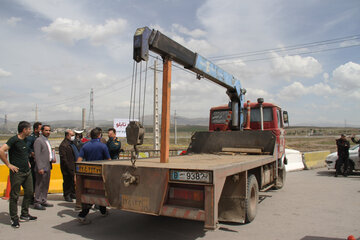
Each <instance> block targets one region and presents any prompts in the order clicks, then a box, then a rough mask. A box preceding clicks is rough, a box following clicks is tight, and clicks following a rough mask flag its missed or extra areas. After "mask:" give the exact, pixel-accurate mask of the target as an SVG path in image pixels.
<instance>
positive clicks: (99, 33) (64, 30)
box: [41, 18, 127, 45]
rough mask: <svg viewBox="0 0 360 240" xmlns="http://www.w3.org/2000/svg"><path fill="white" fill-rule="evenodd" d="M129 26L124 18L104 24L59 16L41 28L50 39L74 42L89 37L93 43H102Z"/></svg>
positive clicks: (67, 42) (68, 42) (107, 21)
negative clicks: (92, 23)
mask: <svg viewBox="0 0 360 240" xmlns="http://www.w3.org/2000/svg"><path fill="white" fill-rule="evenodd" d="M126 26H127V21H126V20H124V19H121V18H119V19H116V20H106V23H105V24H104V25H90V24H86V23H84V22H81V21H78V20H73V19H68V18H57V19H56V20H55V21H54V22H52V23H51V24H50V25H49V26H46V27H42V28H41V30H42V31H43V32H44V33H46V34H47V37H48V38H49V39H53V40H60V41H62V42H64V43H66V44H70V45H72V44H74V43H75V42H77V41H79V40H84V39H88V40H90V42H91V43H92V44H93V45H101V44H104V42H106V41H107V39H108V38H111V37H113V36H116V35H119V34H121V33H122V32H123V31H124V30H125V28H126Z"/></svg>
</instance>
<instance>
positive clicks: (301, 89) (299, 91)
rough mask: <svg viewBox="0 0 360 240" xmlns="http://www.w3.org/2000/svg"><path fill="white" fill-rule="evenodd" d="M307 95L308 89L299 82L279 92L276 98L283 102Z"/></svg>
mask: <svg viewBox="0 0 360 240" xmlns="http://www.w3.org/2000/svg"><path fill="white" fill-rule="evenodd" d="M307 93H308V89H307V88H306V87H305V86H304V85H303V84H302V83H301V82H294V83H292V84H291V85H289V86H286V87H284V88H283V89H282V90H280V92H279V94H278V96H279V98H280V99H284V100H294V99H297V98H299V97H302V96H303V95H305V94H307Z"/></svg>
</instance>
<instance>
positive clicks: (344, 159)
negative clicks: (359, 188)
mask: <svg viewBox="0 0 360 240" xmlns="http://www.w3.org/2000/svg"><path fill="white" fill-rule="evenodd" d="M336 146H337V152H338V157H339V159H338V160H337V162H336V173H335V177H337V176H338V174H339V173H341V166H342V165H343V164H344V172H343V173H342V174H343V175H344V177H347V174H348V173H347V171H348V166H349V148H350V143H349V141H348V140H346V136H345V134H341V137H340V138H339V139H336Z"/></svg>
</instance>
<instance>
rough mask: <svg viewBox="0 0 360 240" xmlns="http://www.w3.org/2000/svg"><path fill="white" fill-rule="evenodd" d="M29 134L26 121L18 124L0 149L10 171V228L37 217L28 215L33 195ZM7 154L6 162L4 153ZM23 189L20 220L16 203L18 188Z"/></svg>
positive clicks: (0, 153)
mask: <svg viewBox="0 0 360 240" xmlns="http://www.w3.org/2000/svg"><path fill="white" fill-rule="evenodd" d="M30 133H31V125H30V123H28V122H26V121H21V122H19V125H18V134H17V135H15V136H13V137H11V138H10V139H9V140H8V141H7V142H6V144H4V145H2V146H1V148H0V158H1V160H2V161H3V162H4V163H5V165H6V166H7V167H8V168H9V169H10V183H11V191H10V201H9V210H10V218H11V226H12V227H15V228H19V227H20V224H19V220H20V221H29V220H36V219H37V217H34V216H31V215H30V214H29V204H30V201H31V198H32V197H33V194H34V189H33V182H32V176H31V170H30V163H29V150H28V146H27V144H26V142H25V138H26V137H27V136H29V135H30ZM6 151H8V153H9V160H10V162H9V161H8V160H7V157H6V154H5V152H6ZM21 186H22V187H23V189H24V199H23V202H22V207H21V215H20V219H19V217H18V215H17V212H18V209H17V203H18V199H19V195H20V187H21Z"/></svg>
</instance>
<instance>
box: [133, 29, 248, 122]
mask: <svg viewBox="0 0 360 240" xmlns="http://www.w3.org/2000/svg"><path fill="white" fill-rule="evenodd" d="M149 50H151V51H153V52H155V53H157V54H159V55H161V56H162V57H163V58H168V59H171V60H173V61H175V62H177V63H178V64H180V65H182V66H184V68H186V69H189V70H191V71H193V72H195V73H197V74H198V77H205V78H207V79H209V80H210V81H212V82H214V83H216V84H218V85H220V86H222V87H224V88H226V89H227V94H228V96H229V98H230V100H231V106H232V114H233V116H232V120H233V121H232V122H233V124H232V125H233V127H234V128H238V129H240V128H241V125H242V122H243V120H242V114H241V113H242V109H243V105H244V97H243V96H244V94H245V93H246V90H245V89H243V88H241V83H240V81H239V80H238V79H236V78H235V77H234V76H233V75H231V74H229V73H227V72H226V71H224V70H223V69H221V68H220V67H218V66H217V65H215V64H214V63H212V62H211V61H209V60H207V59H206V58H204V57H203V56H201V55H200V54H198V53H195V52H192V51H191V50H189V49H187V48H186V47H184V46H182V45H181V44H179V43H177V42H176V41H174V40H172V39H170V38H169V37H167V36H165V35H164V34H162V33H161V32H160V31H157V30H150V29H149V28H148V27H143V28H138V29H137V30H136V32H135V35H134V55H133V58H134V60H135V61H136V62H140V61H142V60H143V61H147V60H148V58H149Z"/></svg>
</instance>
